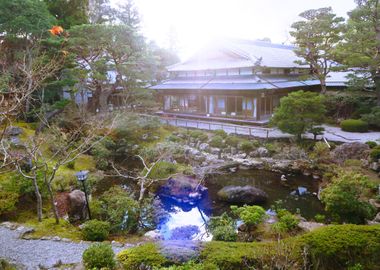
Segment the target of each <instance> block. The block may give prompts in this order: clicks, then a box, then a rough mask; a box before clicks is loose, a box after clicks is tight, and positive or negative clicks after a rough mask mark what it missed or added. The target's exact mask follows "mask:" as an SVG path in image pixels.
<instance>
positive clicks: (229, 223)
mask: <svg viewBox="0 0 380 270" xmlns="http://www.w3.org/2000/svg"><path fill="white" fill-rule="evenodd" d="M235 227H236V222H235V220H234V219H233V218H231V217H229V216H228V215H227V213H223V214H222V215H221V216H217V217H211V218H210V220H209V221H208V223H207V228H208V230H210V232H211V234H212V235H213V238H212V240H214V241H228V242H233V241H236V238H237V233H236V229H235Z"/></svg>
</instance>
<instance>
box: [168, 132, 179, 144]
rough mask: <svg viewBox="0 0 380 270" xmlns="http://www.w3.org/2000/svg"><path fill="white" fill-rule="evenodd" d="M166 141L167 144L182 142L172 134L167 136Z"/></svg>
mask: <svg viewBox="0 0 380 270" xmlns="http://www.w3.org/2000/svg"><path fill="white" fill-rule="evenodd" d="M166 140H167V141H168V142H176V143H179V142H182V139H181V138H180V137H178V136H176V135H173V134H171V135H169V136H168V137H167V138H166Z"/></svg>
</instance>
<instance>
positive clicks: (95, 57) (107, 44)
mask: <svg viewBox="0 0 380 270" xmlns="http://www.w3.org/2000/svg"><path fill="white" fill-rule="evenodd" d="M69 48H70V50H71V51H72V52H73V53H75V55H76V58H77V63H78V74H80V80H81V84H82V85H83V86H84V87H87V88H88V89H89V90H90V91H92V92H93V98H92V104H91V105H92V110H93V111H94V110H95V109H99V110H100V111H102V112H104V111H107V109H108V98H109V97H110V95H111V94H112V93H118V94H119V97H121V98H122V99H123V102H124V105H127V104H130V103H131V101H132V100H133V93H134V90H136V89H138V88H141V87H142V86H144V85H145V83H146V82H147V81H148V80H149V77H150V74H149V72H146V71H147V70H149V69H150V67H151V63H150V62H149V61H148V58H147V51H146V44H145V40H144V38H143V37H142V36H141V35H139V34H137V33H136V32H135V31H134V30H133V29H131V28H130V27H129V26H127V25H99V24H97V25H80V26H75V27H73V28H72V29H71V30H70V40H69Z"/></svg>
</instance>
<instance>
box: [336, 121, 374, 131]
mask: <svg viewBox="0 0 380 270" xmlns="http://www.w3.org/2000/svg"><path fill="white" fill-rule="evenodd" d="M340 127H341V128H342V130H343V131H348V132H368V123H367V122H364V121H363V120H357V119H347V120H343V121H342V122H341V123H340Z"/></svg>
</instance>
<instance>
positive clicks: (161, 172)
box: [143, 161, 178, 179]
mask: <svg viewBox="0 0 380 270" xmlns="http://www.w3.org/2000/svg"><path fill="white" fill-rule="evenodd" d="M177 170H178V165H176V164H174V163H171V162H167V161H159V162H157V163H156V165H155V166H154V167H153V169H152V170H151V171H150V173H149V175H148V177H149V178H151V179H165V178H168V177H169V176H170V175H173V174H175V173H176V172H177ZM144 173H145V171H143V174H144Z"/></svg>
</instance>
